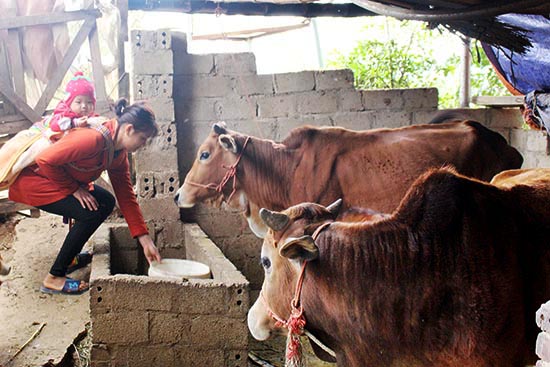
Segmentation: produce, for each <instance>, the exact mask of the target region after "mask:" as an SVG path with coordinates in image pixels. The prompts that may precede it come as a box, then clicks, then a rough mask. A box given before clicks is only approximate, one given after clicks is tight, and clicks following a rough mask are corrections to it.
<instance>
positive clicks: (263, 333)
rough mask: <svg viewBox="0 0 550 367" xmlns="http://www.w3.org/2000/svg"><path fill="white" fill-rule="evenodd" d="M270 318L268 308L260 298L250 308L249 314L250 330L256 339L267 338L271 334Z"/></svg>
mask: <svg viewBox="0 0 550 367" xmlns="http://www.w3.org/2000/svg"><path fill="white" fill-rule="evenodd" d="M270 321H271V320H270V318H269V316H268V315H267V310H266V309H265V307H264V306H263V304H262V302H260V299H259V298H258V299H257V300H256V302H255V303H254V305H252V307H251V308H250V310H249V311H248V315H247V323H248V330H249V331H250V334H252V336H253V337H254V339H256V340H260V341H263V340H267V339H269V337H270V336H271V330H270V328H269V323H270Z"/></svg>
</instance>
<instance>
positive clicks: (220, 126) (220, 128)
mask: <svg viewBox="0 0 550 367" xmlns="http://www.w3.org/2000/svg"><path fill="white" fill-rule="evenodd" d="M212 130H214V132H215V133H216V134H218V135H221V134H226V133H227V129H226V128H225V122H223V121H220V122H216V123H215V124H214V125H212Z"/></svg>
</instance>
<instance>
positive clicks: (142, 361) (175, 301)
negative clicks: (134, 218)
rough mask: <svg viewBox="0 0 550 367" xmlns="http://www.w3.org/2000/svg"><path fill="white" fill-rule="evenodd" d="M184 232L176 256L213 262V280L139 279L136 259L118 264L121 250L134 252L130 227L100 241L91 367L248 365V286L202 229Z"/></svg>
mask: <svg viewBox="0 0 550 367" xmlns="http://www.w3.org/2000/svg"><path fill="white" fill-rule="evenodd" d="M179 227H180V230H179V232H180V239H179V243H180V244H181V245H182V246H181V251H182V253H180V254H179V255H180V256H178V257H180V258H181V257H186V258H187V259H190V260H195V261H199V262H202V263H204V264H207V265H208V266H209V267H210V269H211V272H212V278H213V279H189V280H183V281H179V280H166V279H162V278H154V277H147V276H140V275H139V274H143V271H144V269H143V268H141V269H140V266H139V264H138V262H137V261H136V259H135V257H134V261H133V262H132V261H131V259H130V258H128V259H127V260H126V263H124V264H121V263H117V262H116V260H117V259H116V258H115V256H116V254H117V253H118V252H119V251H121V249H128V251H130V250H129V249H131V248H132V247H133V248H134V251H135V248H136V246H135V245H136V244H135V240H134V239H132V238H131V236H130V233H129V231H128V228H127V226H126V225H115V226H107V225H104V226H102V227H100V229H99V230H98V231H97V232H96V234H95V235H94V262H93V264H92V274H91V276H90V281H91V286H92V287H91V291H90V318H91V321H92V331H93V332H92V353H91V365H92V366H94V367H110V366H128V367H140V366H143V367H151V366H166V367H168V366H216V367H218V366H219V367H245V366H246V365H247V364H246V357H247V352H248V329H247V326H246V314H247V312H248V307H249V287H248V282H247V280H246V279H245V278H244V276H243V275H242V274H241V273H240V272H239V271H238V270H237V269H236V268H235V266H234V265H233V264H231V263H230V262H229V261H228V260H227V258H226V257H225V256H224V255H223V253H222V252H221V251H220V249H219V248H218V247H216V245H215V244H214V243H212V241H210V239H208V238H207V237H206V235H205V234H204V232H203V231H202V230H201V229H200V228H199V227H198V226H197V225H196V224H183V223H179ZM134 269H138V271H137V272H136V273H133V272H132V271H133V270H134Z"/></svg>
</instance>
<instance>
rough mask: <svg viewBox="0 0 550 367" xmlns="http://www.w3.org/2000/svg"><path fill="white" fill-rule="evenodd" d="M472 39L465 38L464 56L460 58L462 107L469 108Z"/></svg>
mask: <svg viewBox="0 0 550 367" xmlns="http://www.w3.org/2000/svg"><path fill="white" fill-rule="evenodd" d="M471 59H472V57H471V55H470V39H469V38H467V39H465V40H464V46H463V48H462V57H461V59H460V93H459V96H460V98H459V99H460V107H462V108H468V107H469V106H470V65H471Z"/></svg>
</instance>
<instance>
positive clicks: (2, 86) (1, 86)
mask: <svg viewBox="0 0 550 367" xmlns="http://www.w3.org/2000/svg"><path fill="white" fill-rule="evenodd" d="M0 93H2V94H3V95H4V97H6V98H7V99H8V101H10V103H11V104H13V105H14V106H15V108H17V110H19V112H21V113H22V114H23V115H24V116H25V117H26V118H27V119H29V120H30V121H33V122H36V121H38V120H40V118H41V116H42V114H41V113H37V112H36V111H35V110H33V109H32V108H31V107H30V106H29V105H28V104H27V103H26V102H25V101H24V100H23V99H22V98H21V97H19V96H18V95H17V94H16V93H15V92H14V90H13V89H12V88H11V85H9V84H7V83H6V82H5V81H4V80H2V79H1V78H0ZM42 112H43V111H42Z"/></svg>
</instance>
